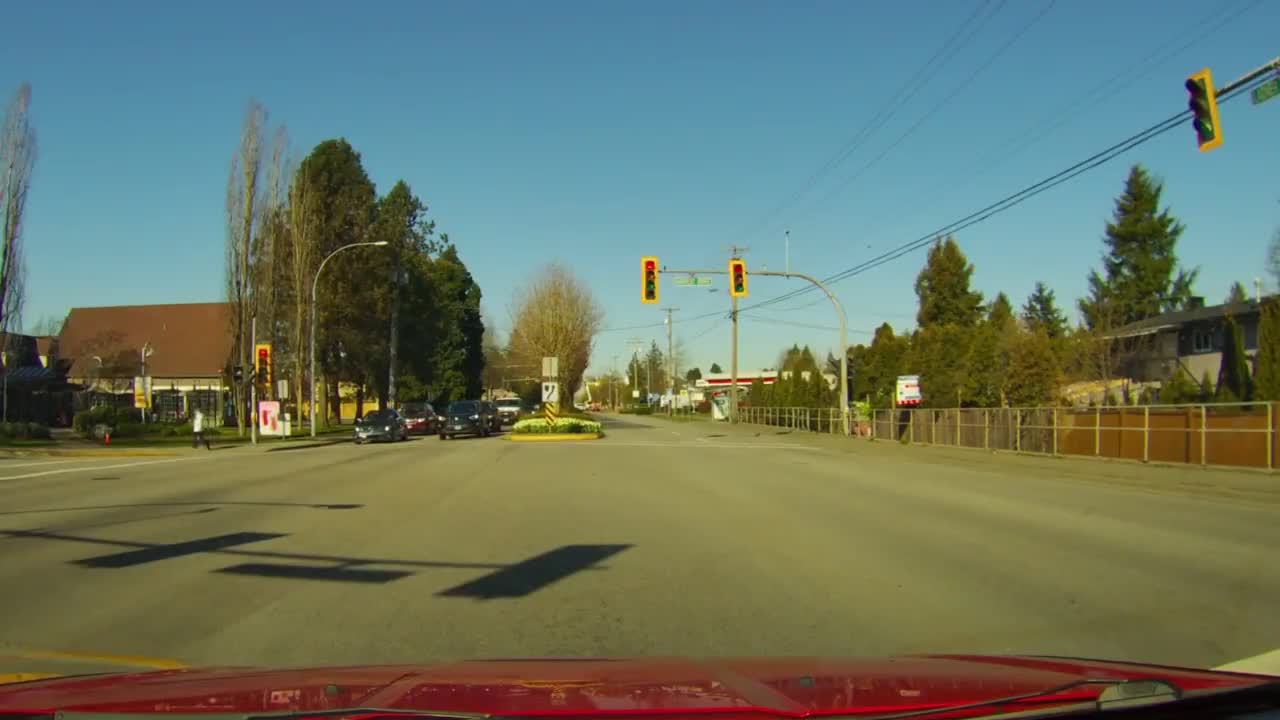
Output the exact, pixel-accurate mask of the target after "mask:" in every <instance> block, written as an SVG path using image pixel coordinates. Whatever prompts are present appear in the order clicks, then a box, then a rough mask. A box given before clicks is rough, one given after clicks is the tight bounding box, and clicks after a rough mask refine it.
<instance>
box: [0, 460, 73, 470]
mask: <svg viewBox="0 0 1280 720" xmlns="http://www.w3.org/2000/svg"><path fill="white" fill-rule="evenodd" d="M77 462H93V460H91V459H89V458H78V459H75V460H41V461H40V462H29V463H16V464H12V465H11V464H9V463H7V462H0V470H4V469H7V468H20V467H33V466H35V465H66V464H67V463H77Z"/></svg>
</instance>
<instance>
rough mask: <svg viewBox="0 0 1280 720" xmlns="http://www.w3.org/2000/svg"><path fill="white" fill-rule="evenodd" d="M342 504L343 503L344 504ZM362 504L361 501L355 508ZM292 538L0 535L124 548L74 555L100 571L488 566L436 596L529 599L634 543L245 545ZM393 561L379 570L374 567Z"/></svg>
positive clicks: (374, 578)
mask: <svg viewBox="0 0 1280 720" xmlns="http://www.w3.org/2000/svg"><path fill="white" fill-rule="evenodd" d="M338 507H342V506H338ZM356 507H358V506H356ZM285 537H288V535H287V534H284V533H259V532H237V533H230V534H227V535H215V536H211V537H206V538H199V539H196V540H189V541H186V542H179V543H169V544H163V543H146V542H137V541H129V540H109V539H106V538H97V537H90V536H86V535H73V534H69V533H58V532H46V531H42V530H6V529H0V539H15V540H51V541H61V542H70V543H80V544H90V545H105V546H107V547H112V548H116V549H121V548H123V549H124V550H123V552H112V553H109V554H106V555H96V556H93V557H88V558H82V559H80V560H74V561H72V562H71V564H72V565H78V566H80V567H84V568H94V569H121V568H130V567H136V566H138V565H145V564H148V563H153V562H162V561H165V560H174V559H178V558H182V557H187V556H191V555H229V556H234V557H242V558H253V559H255V560H261V562H247V563H241V564H237V565H231V566H228V567H223V568H218V569H216V570H213V571H212V572H215V573H223V574H229V575H253V576H257V577H263V578H271V579H286V580H320V581H327V582H356V583H387V582H391V581H393V580H399V579H401V578H405V577H409V576H411V575H413V574H414V572H413V571H414V570H415V569H447V570H490V571H493V572H490V573H489V574H487V575H484V576H483V577H480V578H478V579H476V580H473V581H470V582H467V583H463V584H462V585H458V586H456V587H453V588H450V589H448V590H444V591H442V592H440V593H437V595H439V596H443V597H471V598H478V599H493V598H502V597H524V596H526V595H529V594H531V593H533V592H535V591H537V590H540V589H542V588H544V587H546V586H548V585H550V584H552V583H554V582H556V581H559V580H562V579H564V578H566V577H568V576H570V575H573V574H575V573H578V572H583V571H596V570H605V569H607V568H605V567H603V566H600V565H597V564H596V563H598V562H600V561H602V560H604V559H606V558H609V557H611V556H613V555H616V554H617V553H619V552H622V551H623V550H626V549H628V548H630V547H631V545H629V544H627V545H565V546H562V547H559V548H556V549H554V550H551V551H549V552H545V553H542V554H540V555H536V556H534V557H532V558H529V559H527V560H523V561H521V562H518V563H515V564H509V563H471V562H449V561H433V560H408V559H403V558H378V557H353V556H345V555H322V554H312V553H289V552H280V551H271V550H249V549H244V548H241V547H240V546H242V545H248V544H250V543H257V542H263V541H266V540H277V539H280V538H285ZM377 565H383V566H389V567H391V568H395V569H380V568H376V567H369V566H377Z"/></svg>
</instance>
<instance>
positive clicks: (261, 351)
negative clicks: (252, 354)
mask: <svg viewBox="0 0 1280 720" xmlns="http://www.w3.org/2000/svg"><path fill="white" fill-rule="evenodd" d="M270 357H271V351H270V350H268V349H266V348H258V359H259V360H267V359H268V358H270Z"/></svg>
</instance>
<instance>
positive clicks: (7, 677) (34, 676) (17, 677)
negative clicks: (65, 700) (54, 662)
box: [0, 672, 62, 685]
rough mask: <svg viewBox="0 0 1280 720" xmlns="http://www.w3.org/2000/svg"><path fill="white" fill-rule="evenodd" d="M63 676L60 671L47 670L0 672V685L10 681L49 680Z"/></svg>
mask: <svg viewBox="0 0 1280 720" xmlns="http://www.w3.org/2000/svg"><path fill="white" fill-rule="evenodd" d="M56 677H62V675H61V674H59V673H47V672H13V673H0V685H7V684H8V683H21V682H31V681H32V680H48V679H49V678H56Z"/></svg>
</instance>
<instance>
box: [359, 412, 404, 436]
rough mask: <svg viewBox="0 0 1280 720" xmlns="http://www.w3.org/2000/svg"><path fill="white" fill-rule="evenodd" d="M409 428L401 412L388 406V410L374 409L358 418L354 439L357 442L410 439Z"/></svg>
mask: <svg viewBox="0 0 1280 720" xmlns="http://www.w3.org/2000/svg"><path fill="white" fill-rule="evenodd" d="M408 439H409V430H408V429H407V428H406V427H405V422H404V418H403V417H401V416H400V413H398V412H396V411H395V410H392V409H391V408H387V409H386V410H374V411H373V412H371V413H369V414H368V415H365V416H364V417H362V418H360V419H359V420H356V429H355V436H354V440H355V441H356V444H363V443H366V442H372V441H377V440H386V441H388V442H395V441H398V440H408Z"/></svg>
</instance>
